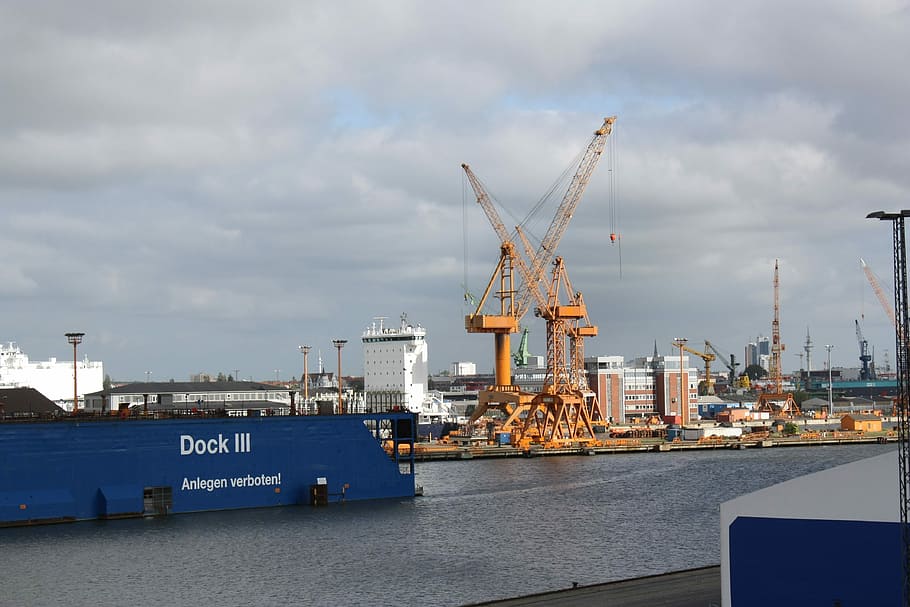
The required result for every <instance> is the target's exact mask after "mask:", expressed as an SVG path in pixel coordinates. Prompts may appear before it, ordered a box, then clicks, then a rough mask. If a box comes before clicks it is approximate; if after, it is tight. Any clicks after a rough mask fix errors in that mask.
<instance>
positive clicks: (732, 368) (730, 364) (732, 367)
mask: <svg viewBox="0 0 910 607" xmlns="http://www.w3.org/2000/svg"><path fill="white" fill-rule="evenodd" d="M705 350H711V351H712V352H714V354H715V355H716V356H717V358H719V359H720V362H722V363H724V366H725V367H727V371H729V372H730V376H729V380H728V381H729V383H730V385H731V386H735V385H736V367H738V366H739V363H738V362H736V357H735V356H733V355H732V354H731V355H730V359H729V360H727V357H726V356H724V355H723V354H722V353H721V352H720V351H719V350H718V349H717V348H715V347H714V344H712V343H711V342H710V341H708V340H707V339H706V340H705Z"/></svg>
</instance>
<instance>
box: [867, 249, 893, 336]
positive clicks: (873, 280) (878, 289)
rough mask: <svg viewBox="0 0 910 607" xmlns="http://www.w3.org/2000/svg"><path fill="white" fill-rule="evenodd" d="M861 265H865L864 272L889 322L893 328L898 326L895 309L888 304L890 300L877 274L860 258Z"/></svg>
mask: <svg viewBox="0 0 910 607" xmlns="http://www.w3.org/2000/svg"><path fill="white" fill-rule="evenodd" d="M859 261H860V263H861V264H863V272H864V273H865V274H866V278H867V279H868V280H869V284H870V285H872V291H873V292H874V293H875V296H876V297H877V298H878V301H879V303H880V304H882V308H883V309H884V310H885V314H887V315H888V320H890V321H891V326H892V327H896V326H897V320H895V318H894V308H892V307H891V304H890V303H888V298H887V297H885V292H884V291H883V290H882V286H881V285H880V284H879V283H878V278H877V277H876V276H875V272H873V271H872V268H870V267H869V266H868V265H866V262H865V261H864V260H863V259H862V258H860V260H859Z"/></svg>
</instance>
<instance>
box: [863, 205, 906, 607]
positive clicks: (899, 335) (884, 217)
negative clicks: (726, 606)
mask: <svg viewBox="0 0 910 607" xmlns="http://www.w3.org/2000/svg"><path fill="white" fill-rule="evenodd" d="M906 217H910V210H907V209H904V210H902V211H899V212H897V213H886V212H885V211H875V212H874V213H869V214H868V215H866V219H879V220H881V221H890V222H891V228H892V241H893V249H894V252H893V255H894V314H895V321H896V322H895V326H894V335H895V342H896V344H897V390H898V397H897V420H898V443H899V448H898V457H897V466H898V477H899V478H898V482H899V488H900V516H901V540H902V541H901V550H902V554H901V562H902V564H903V573H904V584H903V605H905V606H906V607H910V521H908V514H910V502H908V499H910V491H908V490H910V478H908V474H910V467H908V464H910V441H908V439H910V418H908V411H907V406H908V400H910V399H908V395H910V368H908V360H907V354H908V353H907V345H908V344H907V339H906V337H905V336H906V335H907V327H908V325H910V319H908V311H907V234H906V230H905V228H904V218H906Z"/></svg>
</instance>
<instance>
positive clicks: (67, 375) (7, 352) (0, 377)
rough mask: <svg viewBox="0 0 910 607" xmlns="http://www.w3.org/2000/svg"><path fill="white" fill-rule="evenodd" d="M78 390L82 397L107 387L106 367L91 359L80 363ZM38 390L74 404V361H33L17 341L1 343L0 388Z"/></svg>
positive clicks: (78, 365) (48, 395)
mask: <svg viewBox="0 0 910 607" xmlns="http://www.w3.org/2000/svg"><path fill="white" fill-rule="evenodd" d="M76 380H77V381H76V387H77V391H78V393H79V398H80V399H81V398H84V397H85V395H86V394H88V393H90V392H98V391H100V390H102V389H103V388H104V367H103V365H102V363H101V362H100V361H90V360H89V359H88V357H84V358H83V359H82V360H80V361H77V362H76ZM3 388H34V389H35V390H38V391H39V392H41V394H43V395H44V396H46V397H47V398H49V399H50V400H53V401H57V402H60V403H64V402H66V403H69V404H70V407H71V406H72V401H73V361H71V360H70V361H65V362H64V361H58V360H57V359H56V358H50V359H49V360H47V361H43V362H31V361H29V359H28V355H27V354H25V353H24V352H23V351H22V350H21V349H20V348H19V346H18V345H16V344H15V343H14V342H9V343H7V344H0V389H3Z"/></svg>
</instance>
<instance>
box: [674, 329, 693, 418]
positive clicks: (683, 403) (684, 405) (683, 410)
mask: <svg viewBox="0 0 910 607" xmlns="http://www.w3.org/2000/svg"><path fill="white" fill-rule="evenodd" d="M688 341H689V340H688V339H686V338H685V337H675V338H673V345H674V346H676V347H677V348H679V403H680V407H679V414H680V417H681V418H682V424H681V425H683V426H685V425H686V424H687V423H689V416H688V413H689V411H688V405H689V399H688V398H683V394H684V392H683V348H684V347H685V346H686V342H688ZM686 392H688V390H686Z"/></svg>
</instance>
